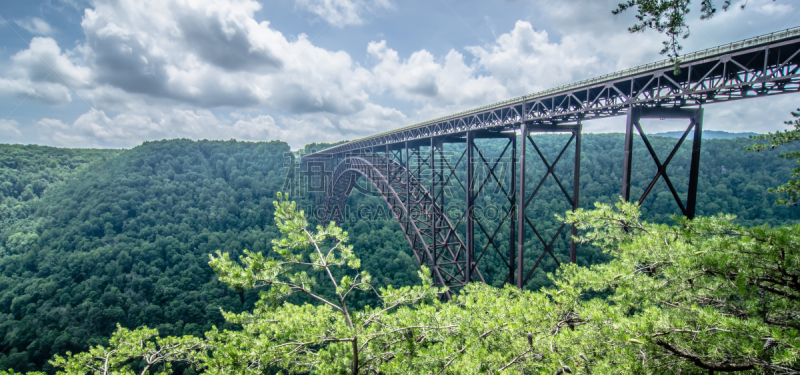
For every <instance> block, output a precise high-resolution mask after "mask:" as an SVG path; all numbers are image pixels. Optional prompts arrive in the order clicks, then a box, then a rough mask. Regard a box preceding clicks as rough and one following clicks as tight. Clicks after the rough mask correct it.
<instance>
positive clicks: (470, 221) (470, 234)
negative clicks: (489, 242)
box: [464, 131, 475, 284]
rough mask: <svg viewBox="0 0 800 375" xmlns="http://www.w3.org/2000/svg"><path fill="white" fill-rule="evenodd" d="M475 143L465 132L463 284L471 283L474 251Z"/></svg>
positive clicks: (468, 133) (471, 136)
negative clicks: (465, 201)
mask: <svg viewBox="0 0 800 375" xmlns="http://www.w3.org/2000/svg"><path fill="white" fill-rule="evenodd" d="M474 143H475V135H474V134H473V133H472V132H470V131H467V194H466V195H467V211H466V212H467V214H466V216H467V230H466V237H467V244H466V245H467V254H466V261H467V266H466V277H465V280H464V283H465V284H466V283H469V282H470V281H472V256H473V251H474V250H475V226H474V225H475V223H474V212H473V210H474V208H473V206H474V204H475V200H474V197H473V196H472V194H473V191H474V184H475V177H474V176H473V174H474V166H473V160H472V158H473V150H472V149H473V148H474V146H475V145H474Z"/></svg>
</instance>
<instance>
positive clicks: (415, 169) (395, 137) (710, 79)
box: [302, 28, 800, 288]
mask: <svg viewBox="0 0 800 375" xmlns="http://www.w3.org/2000/svg"><path fill="white" fill-rule="evenodd" d="M684 58H685V60H686V61H685V62H683V63H681V71H680V73H678V74H674V72H673V67H672V64H671V63H669V62H659V63H655V64H650V65H646V66H642V67H637V68H633V69H628V70H626V71H622V72H617V73H614V74H610V75H607V76H604V77H600V78H596V79H592V80H587V81H583V82H578V83H575V84H572V85H568V86H564V87H560V88H556V89H553V90H548V91H545V92H540V93H536V94H532V95H527V96H524V97H521V98H517V99H513V100H509V101H506V102H502V103H498V104H495V105H491V106H487V107H482V108H478V109H475V110H472V111H467V112H462V113H459V114H456V115H453V116H448V117H446V118H441V119H436V120H433V121H429V122H425V123H422V124H417V125H413V126H410V127H406V128H402V129H399V130H395V131H391V132H387V133H382V134H378V135H375V136H371V137H368V138H364V139H360V140H356V141H353V142H349V143H346V144H343V145H339V146H336V147H332V148H329V149H326V150H322V151H319V152H315V153H312V154H309V155H306V156H303V158H302V161H303V163H304V164H305V165H306V167H307V168H308V167H309V166H317V167H316V168H319V167H318V166H319V165H324V166H326V168H325V170H326V171H327V170H334V172H332V173H331V176H330V178H323V180H324V181H326V182H325V186H326V188H325V193H326V194H325V207H326V219H332V220H337V221H341V220H342V218H343V217H342V215H343V212H344V205H345V203H346V201H347V197H348V196H349V195H350V193H351V191H352V189H353V188H354V186H355V183H356V180H357V179H358V178H359V177H360V176H364V177H365V178H366V179H367V180H368V181H369V182H370V183H371V185H372V186H374V187H375V188H376V190H377V191H378V193H379V194H380V195H381V196H382V197H383V199H384V201H385V202H386V203H387V205H388V206H389V207H390V208H391V211H392V214H393V215H394V217H395V219H396V220H397V221H398V223H400V226H401V228H402V230H403V232H404V234H405V235H406V238H407V239H408V241H409V244H410V245H411V249H412V251H413V253H414V256H415V257H416V258H417V261H418V262H419V263H420V264H423V265H426V266H428V267H429V268H430V269H431V271H432V273H433V277H434V280H435V281H436V283H437V284H439V285H444V286H449V287H453V288H458V287H461V286H463V285H465V284H466V283H468V282H471V281H481V282H487V279H491V280H503V278H504V282H514V283H515V284H516V285H517V286H518V287H520V288H522V287H524V286H525V285H526V284H527V283H528V281H529V280H530V278H531V276H532V275H533V274H534V272H535V271H536V270H537V269H538V268H539V267H541V264H542V261H543V259H546V258H547V257H550V258H552V259H553V260H554V261H555V262H556V264H558V263H559V260H558V258H557V257H556V254H554V251H553V249H554V244H555V243H556V241H557V240H558V238H561V236H562V233H563V231H564V229H565V228H566V226H565V225H561V227H560V228H558V230H557V231H556V233H555V235H553V236H551V237H550V236H544V235H543V234H542V232H541V231H540V230H539V227H538V226H537V225H538V224H539V223H537V222H536V220H535V219H531V218H530V217H528V215H527V214H526V209H527V208H529V206H530V205H531V203H532V202H534V201H535V199H536V196H537V193H539V192H540V188H541V187H542V185H543V184H544V183H545V180H546V179H548V178H552V179H553V180H555V182H556V185H557V186H558V188H559V189H560V190H561V192H562V193H563V195H564V197H565V199H566V200H567V202H568V203H569V205H570V207H571V208H572V209H573V210H575V209H577V208H578V207H579V203H578V198H579V188H580V159H581V155H580V153H581V129H582V127H581V122H582V121H584V120H589V119H595V118H602V117H609V116H618V115H627V116H628V118H627V126H626V135H625V143H624V159H623V161H622V162H623V163H622V167H623V181H622V191H621V193H622V196H623V198H624V199H626V200H631V199H632V197H631V193H630V187H631V178H632V168H633V160H632V149H633V139H634V137H635V135H634V133H635V132H638V133H639V134H640V137H641V139H642V141H643V142H644V144H645V146H646V148H647V150H648V152H649V154H650V156H651V157H652V159H653V162H654V163H655V165H656V173H655V175H654V176H653V178H652V180H651V181H649V184H648V186H647V188H646V189H645V190H644V193H643V194H642V196H641V197H639V198H638V202H639V203H643V202H644V201H645V199H646V198H647V196H648V194H649V193H650V192H651V190H652V189H653V187H654V186H655V184H656V183H657V182H658V180H659V179H662V180H663V181H664V182H665V183H666V184H667V186H668V188H669V190H670V192H671V193H672V196H673V197H674V198H675V201H676V202H677V204H678V206H679V208H680V210H681V212H682V213H683V214H684V215H685V216H687V217H689V218H693V217H694V215H695V212H696V196H697V185H698V173H699V165H700V146H701V134H702V123H703V108H702V106H704V105H706V104H711V103H716V102H723V101H729V100H739V99H747V98H753V97H759V96H768V95H776V94H783V93H792V92H797V91H800V28H796V29H791V30H787V31H784V32H780V33H773V34H770V35H767V36H763V37H758V38H753V39H749V40H745V41H742V42H737V43H732V44H729V45H725V46H720V47H716V48H712V49H709V50H705V51H701V52H697V53H694V54H689V55H685V56H684ZM683 107H689V108H683ZM643 118H682V119H688V120H689V121H690V123H689V125H688V127H687V128H686V130H685V132H684V133H683V136H682V137H681V138H680V139H679V140H678V142H677V145H676V146H675V147H674V148H673V150H672V151H671V152H670V154H669V155H668V157H667V158H666V159H664V161H663V162H662V161H661V160H660V159H659V158H658V156H657V155H656V152H655V150H654V149H653V147H652V145H651V144H650V142H649V140H648V138H647V136H646V135H645V133H644V131H643V129H642V127H641V124H640V120H641V119H643ZM517 131H519V133H520V135H519V136H517ZM545 132H566V133H569V134H570V139H569V141H568V142H567V143H566V145H565V146H564V147H563V148H562V149H561V152H560V153H559V154H558V156H557V157H556V158H555V159H553V160H549V159H547V158H546V157H545V155H544V153H543V152H542V150H541V149H540V147H539V145H537V143H536V142H535V140H534V138H533V137H532V136H531V134H532V133H545ZM690 132H694V137H693V141H692V142H693V145H692V157H691V162H690V163H691V166H690V170H689V186H688V191H687V199H686V203H685V204H684V203H683V201H682V200H681V198H680V194H679V193H678V191H677V190H676V188H675V187H674V186H673V184H672V181H671V180H670V176H669V175H668V173H667V167H668V166H669V164H670V162H671V161H672V159H673V157H674V156H675V154H676V152H677V150H678V149H679V148H680V146H681V145H682V144H683V142H684V141H685V140H686V138H687V137H688V135H689V133H690ZM480 139H501V140H502V139H505V140H506V143H505V144H504V147H503V149H502V152H501V153H500V154H499V155H491V156H487V155H486V151H485V150H484V149H482V148H481V147H480V145H479V144H478V143H476V140H480ZM519 141H521V144H519V145H518V142H519ZM495 142H500V141H495ZM448 144H455V145H458V147H463V148H459V150H463V151H461V152H459V153H457V155H455V156H454V157H452V158H451V157H448V156H447V155H446V153H445V145H448ZM573 144H574V145H575V152H574V169H573V172H572V173H573V176H572V178H573V187H572V191H571V192H570V191H568V189H567V188H566V187H565V186H564V184H563V183H562V181H564V180H563V179H562V177H566V176H558V175H557V173H556V170H555V167H556V165H559V164H558V163H559V162H561V163H562V164H561V165H563V163H564V162H563V160H564V155H565V153H566V151H567V149H568V148H569V147H570V146H571V145H573ZM462 145H463V146H462ZM495 145H496V144H495ZM518 146H519V150H517V148H518ZM528 147H533V149H534V150H535V151H536V153H535V155H538V158H536V157H534V160H526V159H528V158H526V152H527V150H528ZM506 157H507V158H509V159H510V162H509V164H510V166H511V167H510V170H511V173H510V178H508V179H506V177H505V174H501V173H500V170H501V167H499V166H500V165H502V162H501V161H500V160H501V159H503V158H506ZM567 158H568V157H567ZM529 162H537V163H538V162H541V163H542V164H543V165H544V167H545V169H546V172H545V174H544V177H543V178H542V179H541V181H539V182H538V184H537V185H536V186H535V187H534V188H533V190H531V191H529V190H528V189H529V188H530V187H529V186H526V178H525V177H526V170H527V169H528V168H526V167H527V165H528V164H527V163H529ZM315 163H316V164H315ZM319 163H322V164H319ZM517 165H518V166H519V167H517ZM637 165H638V164H637ZM328 166H330V167H331V168H330V169H328V168H327V167H328ZM334 167H335V169H334ZM476 168H478V169H479V170H481V171H485V172H486V173H483V174H481V173H477V172H478V171H477V170H476ZM462 173H463V176H464V180H462V178H461V177H460V176H459V175H460V174H462ZM508 180H510V182H509V181H508ZM487 186H493V187H494V188H495V191H494V193H493V194H495V195H499V196H500V197H501V200H502V201H503V202H504V203H503V207H504V209H503V210H502V212H501V215H500V216H499V217H498V218H497V220H496V221H494V222H492V223H489V222H487V221H486V220H482V219H481V218H480V217H476V215H475V214H474V213H475V209H476V199H478V198H479V195H480V194H487V192H486V189H487ZM455 187H458V188H460V189H461V190H462V191H463V193H464V197H463V202H457V203H458V204H460V205H462V206H459V207H463V212H462V214H461V215H460V216H459V217H458V218H453V221H451V220H450V219H449V218H448V215H447V213H446V212H445V209H446V207H448V204H447V194H446V193H445V192H446V191H448V189H453V188H455ZM518 195H519V196H518ZM453 198H454V196H452V197H450V199H451V200H452V199H453ZM462 223H463V225H464V227H465V229H464V230H463V232H462V230H461V229H460V228H461V225H462ZM492 224H496V227H492ZM505 228H507V230H508V231H509V234H510V236H509V241H508V244H507V245H506V243H505V241H500V240H499V237H500V233H501V232H502V231H503V230H505ZM461 233H463V235H462V234H461ZM571 234H572V235H573V236H574V235H577V230H576V228H575V227H572V228H571ZM526 240H527V242H528V246H526ZM531 241H533V243H534V244H537V245H536V247H539V246H540V247H541V248H542V249H543V250H542V251H541V253H533V257H529V258H528V262H526V250H527V251H528V252H529V254H528V255H531V254H530V250H531V246H530V243H531ZM501 242H502V243H501ZM487 257H494V258H495V259H497V258H498V257H499V259H502V261H503V262H504V263H505V267H507V271H508V272H507V273H506V272H505V271H502V270H501V271H500V272H503V275H502V276H496V275H490V274H489V273H487V272H490V270H488V269H486V268H485V267H484V266H482V261H483V262H485V259H487ZM534 257H535V258H536V260H535V261H533V258H534ZM569 261H570V262H576V261H577V248H576V244H575V243H574V242H572V243H571V244H570V248H569ZM494 271H497V270H494ZM497 277H501V278H500V279H498V278H497Z"/></svg>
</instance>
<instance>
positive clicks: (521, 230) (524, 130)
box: [516, 122, 528, 289]
mask: <svg viewBox="0 0 800 375" xmlns="http://www.w3.org/2000/svg"><path fill="white" fill-rule="evenodd" d="M520 130H521V131H520V134H521V135H522V147H521V148H520V152H519V155H520V156H519V158H520V159H519V200H518V201H517V283H516V284H517V288H520V289H522V287H523V285H522V279H523V278H524V276H523V274H522V273H523V270H524V269H525V267H524V262H525V199H527V198H528V197H527V196H526V193H525V172H526V170H525V149H526V146H527V144H528V125H525V123H524V122H523V123H522V127H521V128H520Z"/></svg>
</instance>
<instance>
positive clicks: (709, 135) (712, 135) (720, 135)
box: [652, 130, 758, 139]
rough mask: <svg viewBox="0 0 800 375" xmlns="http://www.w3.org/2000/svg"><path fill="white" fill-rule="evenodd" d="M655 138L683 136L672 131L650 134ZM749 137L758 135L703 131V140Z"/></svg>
mask: <svg viewBox="0 0 800 375" xmlns="http://www.w3.org/2000/svg"><path fill="white" fill-rule="evenodd" d="M652 135H654V136H656V137H670V138H680V137H681V136H682V135H683V132H682V131H674V132H664V133H655V134H652ZM751 135H758V133H753V132H747V133H729V132H725V131H721V130H704V131H703V139H734V138H748V137H750V136H751ZM686 138H687V139H693V138H694V133H693V132H692V133H689V136H687V137H686Z"/></svg>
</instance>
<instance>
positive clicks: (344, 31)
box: [0, 0, 800, 148]
mask: <svg viewBox="0 0 800 375" xmlns="http://www.w3.org/2000/svg"><path fill="white" fill-rule="evenodd" d="M616 2H618V0H610V1H606V0H563V1H554V0H547V1H544V0H501V1H476V0H462V1H457V0H428V1H417V0H406V1H402V2H401V1H399V0H272V1H264V2H259V1H256V0H191V1H189V0H135V1H134V0H91V1H84V0H43V1H36V0H33V1H6V2H4V4H3V5H2V7H0V17H1V18H0V29H2V32H0V46H2V47H0V143H36V144H44V145H51V146H61V147H133V146H135V145H137V144H140V143H141V142H143V141H146V140H155V139H164V138H191V139H231V138H235V139H239V140H251V141H257V140H273V139H280V140H284V141H287V142H288V143H289V144H290V145H291V146H292V147H293V148H297V147H301V146H302V145H304V144H306V143H310V142H331V141H338V140H341V139H354V138H358V137H362V136H365V135H369V134H373V133H376V132H381V131H386V130H390V129H393V128H397V127H401V126H405V125H409V124H412V123H415V122H419V121H424V120H427V119H431V118H435V117H439V116H442V115H447V114H449V113H453V112H457V111H461V110H466V109H469V108H473V107H477V106H482V105H486V104H490V103H493V102H497V101H500V100H504V99H508V98H511V97H516V96H519V95H524V94H528V93H532V92H536V91H539V90H544V89H548V88H552V87H556V86H559V85H563V84H568V83H571V82H574V81H577V80H581V79H586V78H591V77H594V76H598V75H602V74H606V73H610V72H613V71H616V70H620V69H625V68H628V67H632V66H636V65H640V64H644V63H648V62H652V61H655V60H660V59H662V58H663V57H662V56H660V55H659V54H658V51H659V50H660V49H661V41H662V40H663V36H662V35H658V34H656V33H652V32H649V33H641V34H629V33H628V32H627V30H626V28H627V26H629V25H630V24H632V23H633V21H634V19H633V14H623V15H618V16H614V15H612V14H611V10H612V9H613V8H614V6H615V3H616ZM734 4H735V5H737V2H736V1H734ZM695 5H698V4H695ZM799 13H800V4H798V3H796V2H793V1H789V0H777V1H772V0H749V1H747V7H746V9H745V10H744V11H742V10H739V9H738V7H732V10H730V11H728V12H726V13H723V14H720V15H718V16H717V17H715V18H714V19H712V20H708V21H700V20H699V9H695V10H694V11H693V12H692V13H691V14H690V16H689V18H690V26H691V27H692V36H691V38H690V39H689V40H687V41H685V43H684V45H685V51H686V52H689V51H693V50H699V49H703V48H708V47H712V46H715V45H720V44H724V43H728V42H733V41H736V40H740V39H744V38H747V37H750V36H755V35H760V34H765V33H769V32H773V31H778V30H781V29H785V28H789V27H793V26H797V25H800V15H799ZM798 99H800V98H797V97H796V96H794V95H784V96H778V97H772V98H764V99H753V100H748V101H745V102H739V103H730V104H716V105H710V106H708V107H707V108H706V112H705V113H706V118H705V128H706V129H716V130H726V131H756V132H766V131H772V130H777V129H782V128H783V126H782V125H781V124H782V121H783V120H785V119H787V117H788V114H789V111H790V110H792V109H794V108H796V107H800V100H798ZM623 124H624V119H622V118H612V119H604V120H597V121H590V122H587V123H586V124H585V129H586V131H589V132H619V131H622V126H623ZM645 126H646V128H647V131H650V132H657V131H664V130H675V129H676V127H677V126H679V125H676V124H674V123H672V122H658V121H655V122H652V123H648V124H646V125H645Z"/></svg>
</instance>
